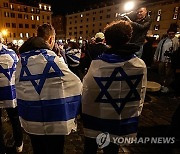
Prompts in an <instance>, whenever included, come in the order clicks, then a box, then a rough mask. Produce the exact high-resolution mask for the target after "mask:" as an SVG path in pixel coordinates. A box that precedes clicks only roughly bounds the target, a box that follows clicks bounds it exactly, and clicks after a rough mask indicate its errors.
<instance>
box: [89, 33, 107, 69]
mask: <svg viewBox="0 0 180 154" xmlns="http://www.w3.org/2000/svg"><path fill="white" fill-rule="evenodd" d="M107 49H108V47H107V46H106V45H105V44H104V34H103V33H102V32H99V33H96V35H95V44H91V45H89V48H88V50H87V54H86V59H87V61H86V63H87V69H88V68H89V66H90V64H91V61H92V60H95V59H96V58H97V57H98V56H99V55H101V54H102V53H103V52H105V51H106V50H107Z"/></svg>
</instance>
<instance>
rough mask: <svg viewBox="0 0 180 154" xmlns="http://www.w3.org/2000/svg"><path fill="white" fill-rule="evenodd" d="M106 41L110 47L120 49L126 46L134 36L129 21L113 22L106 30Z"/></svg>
mask: <svg viewBox="0 0 180 154" xmlns="http://www.w3.org/2000/svg"><path fill="white" fill-rule="evenodd" d="M104 35H105V40H106V43H107V44H108V45H111V46H112V47H116V48H117V47H118V46H119V45H123V44H126V43H127V42H128V41H129V40H130V38H131V36H132V26H131V24H130V23H129V22H128V21H125V20H119V21H113V22H111V23H110V24H109V25H107V26H106V27H105V29H104Z"/></svg>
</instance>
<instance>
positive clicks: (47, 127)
mask: <svg viewBox="0 0 180 154" xmlns="http://www.w3.org/2000/svg"><path fill="white" fill-rule="evenodd" d="M16 88H17V102H18V110H19V115H20V120H21V123H22V126H23V128H24V129H25V131H26V132H28V133H30V134H37V135H57V134H58V135H68V134H69V133H70V132H71V131H72V130H76V127H77V126H76V122H75V117H76V116H77V114H78V112H79V107H80V100H81V90H82V84H81V81H80V79H79V78H78V77H77V76H76V75H74V74H73V73H72V72H71V71H70V70H69V69H68V67H67V65H66V64H65V63H64V60H63V58H62V57H61V58H59V57H58V56H56V55H55V53H54V52H52V51H50V50H44V49H42V50H36V51H30V52H26V53H23V54H21V58H20V61H19V63H18V65H17V72H16Z"/></svg>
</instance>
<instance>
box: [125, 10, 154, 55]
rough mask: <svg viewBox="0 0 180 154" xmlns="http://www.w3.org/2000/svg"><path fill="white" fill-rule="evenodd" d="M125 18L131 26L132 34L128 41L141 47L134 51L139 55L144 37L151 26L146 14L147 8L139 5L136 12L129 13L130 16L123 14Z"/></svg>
mask: <svg viewBox="0 0 180 154" xmlns="http://www.w3.org/2000/svg"><path fill="white" fill-rule="evenodd" d="M125 18H126V19H127V20H128V21H129V22H130V23H131V25H132V27H133V34H132V38H131V40H130V43H135V44H136V45H138V46H140V47H141V48H140V50H139V51H138V52H136V54H137V56H138V57H141V55H142V51H143V50H142V47H143V44H144V41H145V37H146V34H147V31H148V30H149V28H150V26H151V20H150V17H149V16H147V9H146V7H141V8H139V9H138V10H137V11H136V14H134V15H131V17H130V18H129V17H128V16H125Z"/></svg>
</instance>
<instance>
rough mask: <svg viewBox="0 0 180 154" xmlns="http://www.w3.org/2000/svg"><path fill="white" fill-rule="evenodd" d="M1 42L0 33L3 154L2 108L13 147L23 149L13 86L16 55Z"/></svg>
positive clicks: (0, 147)
mask: <svg viewBox="0 0 180 154" xmlns="http://www.w3.org/2000/svg"><path fill="white" fill-rule="evenodd" d="M2 43H3V37H2V34H1V33H0V154H5V153H6V152H7V150H8V149H9V148H7V147H5V143H4V140H3V130H2V121H1V116H2V109H3V108H4V109H5V110H6V112H7V114H8V117H9V119H10V121H11V125H12V128H13V137H14V140H15V144H14V147H16V151H17V152H22V150H23V141H22V140H23V134H22V129H21V124H20V122H19V116H18V110H17V102H16V88H15V71H16V65H17V62H18V57H17V55H16V53H15V52H14V51H13V50H11V49H7V46H5V45H3V44H2Z"/></svg>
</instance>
